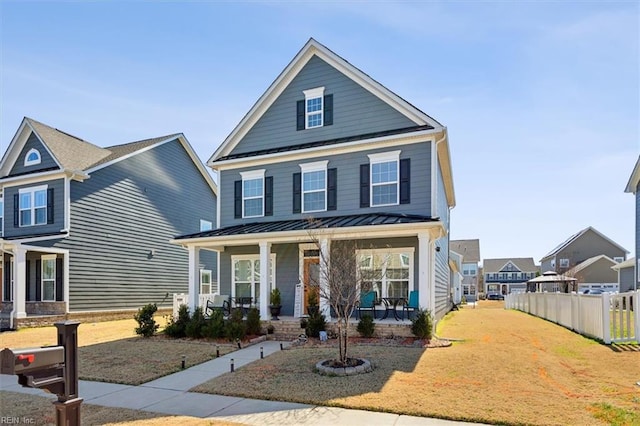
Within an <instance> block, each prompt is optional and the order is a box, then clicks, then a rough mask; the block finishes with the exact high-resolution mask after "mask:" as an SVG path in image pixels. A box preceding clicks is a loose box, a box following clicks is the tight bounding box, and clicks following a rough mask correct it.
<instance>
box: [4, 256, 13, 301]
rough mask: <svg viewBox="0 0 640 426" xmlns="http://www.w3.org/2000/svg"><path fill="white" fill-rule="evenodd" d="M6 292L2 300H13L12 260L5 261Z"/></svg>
mask: <svg viewBox="0 0 640 426" xmlns="http://www.w3.org/2000/svg"><path fill="white" fill-rule="evenodd" d="M3 272H4V292H3V294H2V300H4V301H5V302H10V301H11V262H4V271H3Z"/></svg>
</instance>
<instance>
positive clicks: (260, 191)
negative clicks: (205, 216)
mask: <svg viewBox="0 0 640 426" xmlns="http://www.w3.org/2000/svg"><path fill="white" fill-rule="evenodd" d="M448 143H449V142H448V137H447V129H446V127H444V126H443V125H441V124H440V123H439V122H437V121H436V120H434V119H433V118H431V117H430V116H428V115H427V114H425V113H424V112H422V111H420V110H419V109H417V108H416V107H415V106H413V105H411V104H410V103H409V102H407V101H406V100H404V99H403V98H401V97H399V96H398V95H396V94H395V93H393V92H391V91H390V90H389V89H387V88H386V87H384V86H383V85H381V84H380V83H378V82H377V81H375V80H373V79H372V78H371V77H370V76H368V75H367V74H365V73H363V72H362V71H360V70H359V69H358V68H356V67H355V66H353V65H352V64H350V63H349V62H347V61H346V60H344V59H343V58H341V57H340V56H338V55H336V54H335V53H334V52H332V51H330V50H329V49H327V48H326V47H325V46H323V45H322V44H320V43H318V42H317V41H315V40H313V39H310V40H309V41H308V42H307V43H306V44H305V46H304V47H303V48H302V50H300V52H299V53H298V54H297V55H296V56H295V57H294V58H293V60H292V61H291V62H290V63H289V65H288V66H287V67H286V68H285V69H284V70H283V71H282V73H281V74H280V75H279V76H278V77H277V78H276V80H275V81H274V82H273V84H272V85H271V86H270V87H269V88H268V89H267V91H266V92H265V93H264V94H263V95H262V96H261V97H260V98H259V99H258V101H257V102H256V104H255V105H254V106H253V108H251V110H250V111H249V112H248V113H247V114H246V116H245V117H244V118H243V119H242V121H241V122H240V123H239V124H238V125H237V126H236V127H235V129H234V130H233V131H232V132H231V134H230V135H229V136H228V137H227V138H226V139H225V140H224V141H223V143H222V144H221V145H220V147H219V148H218V149H217V150H216V151H215V153H214V154H213V156H212V157H211V158H210V159H209V161H208V163H207V164H208V166H210V167H211V168H212V169H213V170H215V171H216V172H217V173H218V176H219V182H218V184H219V194H218V209H217V212H218V221H217V223H218V224H219V227H218V228H217V229H214V230H211V231H207V232H201V233H196V234H191V235H182V236H179V237H177V238H176V239H175V242H176V243H178V244H181V245H183V246H185V247H187V248H188V251H189V254H190V260H189V262H190V265H189V267H190V269H191V277H192V281H190V283H189V304H190V306H191V307H192V308H193V307H195V306H196V303H197V300H198V297H197V290H198V285H197V279H196V275H197V268H198V263H199V256H200V254H201V253H202V252H203V251H207V250H214V251H216V252H218V253H219V268H220V269H219V270H220V291H221V293H222V294H228V295H230V296H232V297H238V296H248V297H252V298H254V300H256V301H257V305H258V306H259V308H260V314H261V316H262V318H268V312H269V311H268V304H269V293H270V290H271V289H273V288H278V289H280V291H281V294H282V315H289V316H290V315H298V314H301V313H302V312H304V310H303V309H301V306H300V303H298V304H297V305H296V303H295V295H296V286H297V285H298V284H299V283H300V284H302V285H301V286H298V294H300V288H307V289H308V288H309V286H310V285H311V284H312V283H313V281H314V280H316V281H319V285H320V286H326V285H327V283H326V282H324V283H323V278H322V277H324V276H325V275H324V274H322V273H321V272H320V271H321V270H322V268H326V267H327V265H326V264H324V263H325V262H320V259H321V258H322V259H328V258H329V253H330V252H331V247H335V246H336V245H339V244H347V243H348V244H353V243H354V242H355V243H356V246H357V247H358V248H355V250H358V256H359V259H360V260H359V262H358V265H354V267H359V268H368V269H370V270H371V269H374V270H376V271H375V272H377V273H374V274H371V275H372V276H379V277H382V278H380V279H379V280H376V281H375V282H371V283H368V284H369V285H370V286H371V287H372V288H373V289H374V290H375V291H376V293H377V295H378V298H383V297H407V296H408V294H409V293H410V292H411V291H413V290H418V291H419V303H420V306H421V307H422V308H426V309H430V310H431V311H432V313H433V314H434V316H435V317H436V319H437V318H440V317H442V316H443V315H444V314H445V313H446V312H447V311H448V310H449V309H450V307H451V303H452V300H451V291H450V278H449V265H448V256H449V244H448V241H449V212H450V209H451V208H452V207H454V205H455V197H454V188H453V178H452V172H451V162H450V155H449V145H448ZM309 218H313V219H314V221H313V225H310V221H309ZM309 228H312V229H311V231H310V229H309ZM310 233H311V234H313V236H314V238H311V236H310ZM316 238H317V241H314V240H315V239H316ZM322 254H324V256H323V255H322ZM329 262H330V260H329ZM325 288H327V287H325ZM306 291H308V290H306ZM298 300H299V301H300V300H302V301H303V303H304V302H306V297H305V296H304V293H303V294H302V297H301V298H300V299H298ZM296 306H297V308H296ZM320 309H321V310H322V312H324V313H325V314H327V315H328V314H329V311H330V310H329V309H328V306H327V303H326V301H325V300H321V301H320Z"/></svg>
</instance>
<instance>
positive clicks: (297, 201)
mask: <svg viewBox="0 0 640 426" xmlns="http://www.w3.org/2000/svg"><path fill="white" fill-rule="evenodd" d="M301 207H302V174H301V173H294V174H293V212H294V213H300V212H301V211H302V208H301Z"/></svg>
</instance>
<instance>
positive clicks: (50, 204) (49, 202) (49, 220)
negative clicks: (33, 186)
mask: <svg viewBox="0 0 640 426" xmlns="http://www.w3.org/2000/svg"><path fill="white" fill-rule="evenodd" d="M47 223H49V224H51V223H53V188H49V189H47Z"/></svg>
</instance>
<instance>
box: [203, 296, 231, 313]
mask: <svg viewBox="0 0 640 426" xmlns="http://www.w3.org/2000/svg"><path fill="white" fill-rule="evenodd" d="M214 311H221V312H222V315H223V316H224V317H228V316H229V314H230V313H231V304H230V303H229V296H227V295H223V294H215V295H213V301H211V300H207V306H206V308H205V310H204V315H205V317H207V318H209V317H211V315H212V314H213V312H214Z"/></svg>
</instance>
